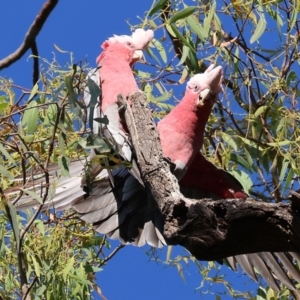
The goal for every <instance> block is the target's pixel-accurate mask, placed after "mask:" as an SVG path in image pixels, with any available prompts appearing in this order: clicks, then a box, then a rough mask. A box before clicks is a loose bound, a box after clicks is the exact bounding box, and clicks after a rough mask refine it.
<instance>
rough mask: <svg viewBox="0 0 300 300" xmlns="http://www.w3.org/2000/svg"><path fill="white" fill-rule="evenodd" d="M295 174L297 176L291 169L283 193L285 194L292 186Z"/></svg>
mask: <svg viewBox="0 0 300 300" xmlns="http://www.w3.org/2000/svg"><path fill="white" fill-rule="evenodd" d="M294 174H295V171H294V170H293V169H290V170H289V173H288V175H287V177H286V180H285V184H284V187H283V191H282V193H284V192H285V191H286V190H287V189H288V188H289V187H290V184H291V181H292V179H293V177H294Z"/></svg>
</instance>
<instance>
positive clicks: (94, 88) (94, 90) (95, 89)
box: [87, 78, 101, 107]
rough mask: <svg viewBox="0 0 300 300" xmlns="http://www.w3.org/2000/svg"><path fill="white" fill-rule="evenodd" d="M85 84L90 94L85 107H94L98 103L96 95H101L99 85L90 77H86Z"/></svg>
mask: <svg viewBox="0 0 300 300" xmlns="http://www.w3.org/2000/svg"><path fill="white" fill-rule="evenodd" d="M87 84H88V88H89V91H90V95H91V100H90V103H89V105H88V106H87V107H95V106H96V104H97V103H98V97H99V96H100V95H101V90H100V87H99V86H98V85H97V84H96V82H95V81H94V80H92V79H91V78H88V80H87Z"/></svg>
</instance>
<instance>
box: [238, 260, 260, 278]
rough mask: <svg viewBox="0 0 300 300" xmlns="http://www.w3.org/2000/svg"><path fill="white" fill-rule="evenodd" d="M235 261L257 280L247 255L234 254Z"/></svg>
mask: <svg viewBox="0 0 300 300" xmlns="http://www.w3.org/2000/svg"><path fill="white" fill-rule="evenodd" d="M235 259H236V261H237V262H238V264H239V265H240V266H241V268H242V269H243V270H244V271H245V272H246V273H247V274H248V275H249V276H250V277H251V278H252V279H253V280H254V281H256V282H257V277H256V274H255V272H254V269H253V267H252V265H251V264H250V262H249V260H248V258H247V255H246V254H242V255H237V256H235Z"/></svg>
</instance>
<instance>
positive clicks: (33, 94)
mask: <svg viewBox="0 0 300 300" xmlns="http://www.w3.org/2000/svg"><path fill="white" fill-rule="evenodd" d="M38 89H39V85H38V82H37V83H36V84H35V85H34V87H33V88H32V90H31V93H30V96H29V98H28V101H30V100H31V99H32V98H33V97H34V96H35V94H36V93H37V91H38Z"/></svg>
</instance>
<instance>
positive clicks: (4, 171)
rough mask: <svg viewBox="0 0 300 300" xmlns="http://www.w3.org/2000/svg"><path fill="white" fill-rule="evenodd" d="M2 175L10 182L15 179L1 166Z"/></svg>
mask: <svg viewBox="0 0 300 300" xmlns="http://www.w3.org/2000/svg"><path fill="white" fill-rule="evenodd" d="M0 173H1V174H2V175H3V176H5V177H7V178H8V179H10V180H13V179H14V176H13V175H12V174H11V173H10V172H9V171H7V169H6V168H5V167H4V166H2V165H0Z"/></svg>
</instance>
